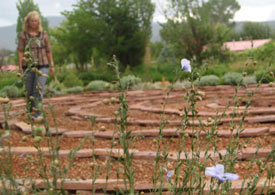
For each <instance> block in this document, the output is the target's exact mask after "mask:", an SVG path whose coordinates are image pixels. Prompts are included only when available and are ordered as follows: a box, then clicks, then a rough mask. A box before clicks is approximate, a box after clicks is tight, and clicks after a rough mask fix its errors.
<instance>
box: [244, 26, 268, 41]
mask: <svg viewBox="0 0 275 195" xmlns="http://www.w3.org/2000/svg"><path fill="white" fill-rule="evenodd" d="M240 34H241V37H242V38H243V39H266V38H271V37H272V29H271V27H270V26H269V25H267V24H262V23H259V22H245V23H244V25H243V28H242V31H241V33H240Z"/></svg>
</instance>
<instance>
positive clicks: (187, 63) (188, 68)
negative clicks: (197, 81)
mask: <svg viewBox="0 0 275 195" xmlns="http://www.w3.org/2000/svg"><path fill="white" fill-rule="evenodd" d="M181 68H182V69H183V70H184V71H185V72H192V67H191V64H190V61H189V60H187V59H185V58H183V59H182V60H181Z"/></svg>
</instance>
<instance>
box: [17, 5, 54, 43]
mask: <svg viewBox="0 0 275 195" xmlns="http://www.w3.org/2000/svg"><path fill="white" fill-rule="evenodd" d="M16 7H17V10H18V18H17V26H16V33H17V36H16V43H17V40H18V37H19V34H20V33H21V31H22V29H23V24H24V18H25V17H26V16H27V14H28V13H29V12H31V11H37V12H38V13H39V14H40V16H41V22H42V27H43V28H44V29H45V30H48V25H49V23H48V20H47V19H46V18H44V17H43V16H42V15H41V12H40V10H39V7H38V4H35V3H34V2H33V0H23V1H22V0H18V2H17V3H16Z"/></svg>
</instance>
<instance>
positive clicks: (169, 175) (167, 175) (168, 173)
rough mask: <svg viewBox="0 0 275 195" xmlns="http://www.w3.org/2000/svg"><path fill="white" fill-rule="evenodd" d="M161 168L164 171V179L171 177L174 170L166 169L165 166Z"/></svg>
mask: <svg viewBox="0 0 275 195" xmlns="http://www.w3.org/2000/svg"><path fill="white" fill-rule="evenodd" d="M163 170H164V171H165V172H166V176H165V179H166V180H167V181H168V180H169V179H170V178H171V177H172V175H173V174H174V171H168V169H167V168H165V167H164V168H163Z"/></svg>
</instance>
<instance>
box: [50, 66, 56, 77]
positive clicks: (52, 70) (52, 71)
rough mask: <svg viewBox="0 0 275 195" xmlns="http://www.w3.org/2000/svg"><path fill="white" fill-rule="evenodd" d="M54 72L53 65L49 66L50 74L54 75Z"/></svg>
mask: <svg viewBox="0 0 275 195" xmlns="http://www.w3.org/2000/svg"><path fill="white" fill-rule="evenodd" d="M54 72H55V70H54V66H50V74H51V75H52V76H54Z"/></svg>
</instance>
